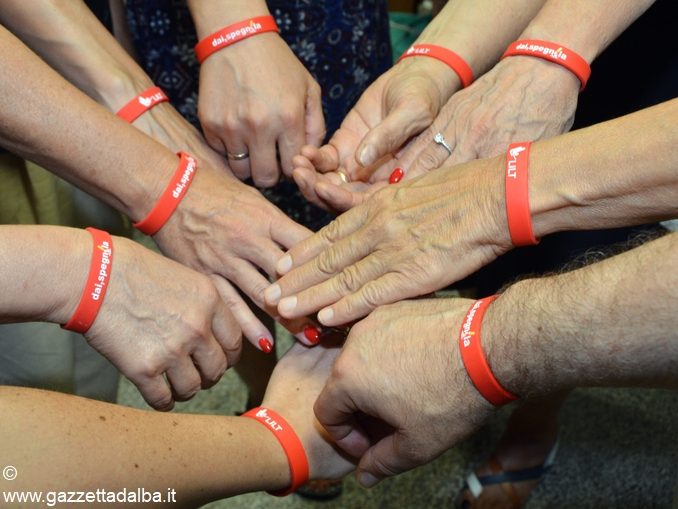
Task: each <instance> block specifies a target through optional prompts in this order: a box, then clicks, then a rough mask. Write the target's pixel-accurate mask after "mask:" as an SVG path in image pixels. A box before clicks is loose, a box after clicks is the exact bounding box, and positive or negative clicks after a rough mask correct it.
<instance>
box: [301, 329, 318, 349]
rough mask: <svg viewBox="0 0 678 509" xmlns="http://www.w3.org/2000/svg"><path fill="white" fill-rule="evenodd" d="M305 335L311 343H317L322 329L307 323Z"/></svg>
mask: <svg viewBox="0 0 678 509" xmlns="http://www.w3.org/2000/svg"><path fill="white" fill-rule="evenodd" d="M304 336H305V337H306V339H308V342H309V343H311V344H312V345H317V344H318V342H319V341H320V330H319V329H318V328H317V327H313V326H312V325H307V326H306V327H304Z"/></svg>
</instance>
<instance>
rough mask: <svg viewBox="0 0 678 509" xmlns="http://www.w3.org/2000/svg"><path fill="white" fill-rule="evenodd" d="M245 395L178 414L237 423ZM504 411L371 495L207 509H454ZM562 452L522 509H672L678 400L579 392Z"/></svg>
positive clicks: (219, 389)
mask: <svg viewBox="0 0 678 509" xmlns="http://www.w3.org/2000/svg"><path fill="white" fill-rule="evenodd" d="M245 399H246V394H245V389H244V386H243V385H242V383H241V382H240V381H239V379H238V377H237V376H236V375H235V373H233V372H229V373H227V374H226V376H225V377H224V379H223V380H222V381H221V382H220V383H219V384H218V385H217V386H216V387H214V388H212V389H211V390H209V391H203V392H202V393H200V394H198V396H196V397H195V398H194V399H193V400H192V401H190V402H188V403H184V404H181V405H180V407H179V409H178V411H182V412H198V413H212V414H222V415H233V413H234V412H236V411H239V410H242V408H243V406H244V402H245ZM120 401H121V403H123V404H126V405H131V406H137V407H145V405H144V403H143V401H142V400H141V398H140V397H139V395H138V393H137V392H136V389H135V388H134V387H133V386H132V385H131V384H130V383H129V382H126V381H125V382H123V383H122V384H121V388H120ZM508 410H509V409H504V410H503V411H502V412H501V413H500V414H499V415H498V416H497V418H495V419H494V420H493V421H492V422H491V423H490V424H489V425H488V426H487V427H486V429H484V430H482V431H481V432H480V433H478V434H477V435H476V436H475V437H473V438H472V439H470V440H468V441H466V442H464V443H462V444H460V445H459V446H458V447H456V448H454V449H452V450H450V451H448V452H447V453H446V454H444V455H443V456H442V457H441V458H439V459H438V460H436V461H434V462H433V463H431V464H429V465H426V466H424V467H422V468H419V469H417V470H415V471H413V472H409V473H407V474H404V475H401V476H399V477H397V478H395V479H390V480H388V481H385V482H383V483H382V484H380V485H379V486H377V487H376V488H374V489H372V490H364V489H362V488H360V487H359V486H358V485H357V483H356V482H355V481H354V479H353V478H352V477H350V478H348V479H347V480H346V481H345V486H344V494H343V495H342V496H341V497H340V498H339V499H337V500H334V501H330V502H313V501H309V500H305V499H302V498H300V497H298V496H296V495H292V496H289V497H286V498H284V499H278V498H275V497H271V496H269V495H266V494H263V493H254V494H249V495H243V496H239V497H234V498H232V499H230V500H223V501H219V502H215V503H213V504H209V505H208V506H205V507H207V508H210V509H222V508H223V509H226V508H228V509H245V508H246V509H257V508H264V507H265V508H267V509H271V508H276V507H280V508H313V507H318V508H323V509H339V508H341V509H344V508H346V509H353V508H355V509H377V508H379V509H381V508H388V509H391V508H408V509H410V508H412V509H414V508H438V507H441V508H442V507H452V500H453V498H454V497H455V495H456V493H457V491H458V490H459V489H460V487H461V485H462V481H463V476H464V474H465V472H466V470H467V468H469V467H470V465H472V464H473V463H474V462H478V461H480V460H481V459H482V458H484V457H485V456H486V455H487V454H488V453H489V452H490V450H491V446H492V443H493V441H494V440H496V438H498V436H499V434H500V433H501V428H502V423H503V421H504V420H505V417H506V415H507V411H508ZM561 420H562V424H561V434H560V448H559V452H558V456H557V458H556V463H555V466H554V468H553V470H552V471H551V472H550V473H549V474H548V476H547V477H546V479H545V480H544V482H543V483H542V484H541V485H540V486H539V487H538V488H537V490H536V491H535V493H534V494H533V496H532V498H531V499H530V500H529V502H528V504H527V506H526V509H547V508H548V509H573V508H577V509H653V508H657V509H672V499H673V492H674V489H675V487H676V484H677V483H678V392H671V391H661V390H641V389H634V390H614V389H586V390H578V391H575V392H574V393H573V394H572V395H571V396H570V398H569V399H568V401H567V403H566V404H565V408H564V409H563V411H562V413H561ZM675 507H676V509H678V505H676V506H675Z"/></svg>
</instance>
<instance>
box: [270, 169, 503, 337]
mask: <svg viewBox="0 0 678 509" xmlns="http://www.w3.org/2000/svg"><path fill="white" fill-rule="evenodd" d="M503 175H504V168H503V160H502V159H500V158H495V159H485V160H478V161H473V162H471V163H467V164H465V165H461V166H456V167H453V168H441V169H439V170H437V171H434V172H430V173H428V174H427V175H423V176H421V177H419V178H417V179H414V180H411V181H407V182H401V183H400V184H398V185H395V186H388V187H386V188H384V189H382V190H380V191H379V192H377V193H376V194H374V195H373V196H372V197H371V198H370V199H369V200H367V201H366V202H365V203H363V204H362V205H359V206H358V207H355V208H353V209H351V210H349V211H348V212H345V213H344V214H343V215H341V216H339V217H338V218H337V219H335V220H334V221H333V222H332V223H330V224H329V225H328V226H326V227H325V228H323V229H322V230H320V231H319V232H318V233H316V234H315V235H313V236H312V237H309V238H308V239H306V240H304V241H302V242H300V243H299V244H297V245H295V246H294V247H293V248H292V249H290V250H289V251H288V252H287V255H286V256H285V257H284V258H282V259H281V260H280V261H279V262H278V266H277V268H278V271H279V273H280V274H284V275H283V276H282V277H281V278H280V279H279V280H278V281H277V282H276V283H275V284H274V285H272V286H271V287H270V288H268V289H267V290H266V294H265V297H266V302H267V303H268V304H269V305H277V306H278V312H279V313H280V315H281V316H283V317H285V318H296V317H299V316H304V315H307V314H311V313H314V312H316V311H318V310H320V311H319V312H318V321H319V322H320V323H321V324H323V325H326V326H337V325H342V324H345V323H350V322H351V321H353V320H356V319H358V318H361V317H362V316H365V315H367V314H368V313H369V312H370V311H372V310H373V309H375V308H377V307H378V306H381V305H384V304H388V303H391V302H396V301H399V300H402V299H405V298H409V297H416V296H420V295H425V294H428V293H431V292H433V291H435V290H438V289H440V288H444V287H445V286H447V285H449V284H450V283H452V282H454V281H457V280H459V279H461V278H463V277H465V276H467V275H469V274H472V273H473V272H475V271H476V270H478V269H479V268H481V267H483V266H484V265H486V264H487V263H489V262H490V261H492V260H494V259H495V258H496V257H497V256H499V255H501V254H503V253H504V252H506V251H508V250H509V249H510V247H511V240H510V237H509V234H508V226H507V223H506V212H505V210H506V209H505V201H504V179H503Z"/></svg>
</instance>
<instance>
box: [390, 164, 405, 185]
mask: <svg viewBox="0 0 678 509" xmlns="http://www.w3.org/2000/svg"><path fill="white" fill-rule="evenodd" d="M403 175H405V170H403V169H402V168H396V169H395V170H393V172H392V173H391V176H390V177H389V178H388V183H389V184H397V183H398V182H400V181H401V180H402V179H403Z"/></svg>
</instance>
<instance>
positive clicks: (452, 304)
mask: <svg viewBox="0 0 678 509" xmlns="http://www.w3.org/2000/svg"><path fill="white" fill-rule="evenodd" d="M472 303H473V301H472V300H467V299H431V300H428V299H427V300H419V301H408V302H400V303H398V304H394V305H390V306H384V307H381V308H379V309H377V310H376V311H374V312H373V313H372V314H371V315H370V316H368V317H367V318H365V319H364V320H362V321H361V322H359V323H358V324H356V325H354V326H353V328H352V329H351V332H350V334H349V337H348V340H347V341H346V344H345V345H344V347H343V349H342V350H341V353H340V355H339V358H338V359H337V360H336V362H335V363H334V367H333V369H332V373H331V375H330V377H329V380H328V381H327V384H326V385H325V388H324V389H323V391H322V392H321V393H320V396H319V397H318V400H317V401H316V404H315V413H316V416H317V418H318V420H319V421H320V423H321V424H322V425H323V426H324V427H325V429H326V430H327V431H328V432H329V434H330V435H331V436H332V437H333V438H334V439H335V440H336V443H337V445H338V446H339V447H341V448H342V449H344V450H345V451H346V452H347V453H348V454H350V455H351V456H354V457H356V458H360V462H359V464H358V469H357V472H358V480H359V481H360V483H361V484H362V485H364V486H367V487H369V486H372V485H374V484H376V483H377V482H378V481H379V480H380V479H383V478H384V477H387V476H391V475H395V474H399V473H401V472H404V471H406V470H409V469H411V468H414V467H416V466H418V465H422V464H424V463H427V462H429V461H431V460H433V459H434V458H436V457H437V456H439V455H440V454H442V453H443V452H444V451H446V450H447V449H449V448H450V447H452V446H454V445H455V444H457V443H458V442H459V441H461V440H463V439H464V438H465V437H467V436H468V435H470V434H471V433H472V432H473V431H475V430H477V429H478V428H479V427H480V426H481V425H482V424H483V422H484V421H485V420H486V419H487V417H488V416H489V415H490V414H491V412H492V406H491V405H490V404H489V403H488V402H487V401H485V400H484V399H483V398H482V396H480V394H479V393H478V392H477V390H476V389H475V387H474V386H473V385H472V384H471V381H470V379H469V378H468V375H467V374H466V371H465V369H464V366H463V364H462V362H461V357H460V355H459V353H458V352H457V351H456V345H457V343H456V337H457V335H458V334H459V328H460V326H461V323H462V320H463V318H464V315H465V313H466V311H467V310H468V308H469V307H470V306H471V304H472ZM365 415H367V416H369V417H372V418H374V419H376V420H377V421H378V422H380V423H381V425H380V426H375V423H374V422H372V423H370V425H369V426H363V425H362V424H363V423H364V416H365Z"/></svg>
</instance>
